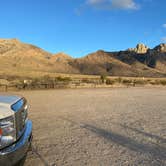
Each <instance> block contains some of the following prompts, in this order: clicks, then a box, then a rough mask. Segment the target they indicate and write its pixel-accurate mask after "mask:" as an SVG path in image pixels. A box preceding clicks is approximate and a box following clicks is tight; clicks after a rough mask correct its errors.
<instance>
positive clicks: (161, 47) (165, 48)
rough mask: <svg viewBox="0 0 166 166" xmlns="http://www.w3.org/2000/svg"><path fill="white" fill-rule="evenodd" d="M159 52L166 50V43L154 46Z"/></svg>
mask: <svg viewBox="0 0 166 166" xmlns="http://www.w3.org/2000/svg"><path fill="white" fill-rule="evenodd" d="M154 50H156V51H157V52H161V53H162V52H166V43H162V44H160V45H158V46H156V47H155V48H154Z"/></svg>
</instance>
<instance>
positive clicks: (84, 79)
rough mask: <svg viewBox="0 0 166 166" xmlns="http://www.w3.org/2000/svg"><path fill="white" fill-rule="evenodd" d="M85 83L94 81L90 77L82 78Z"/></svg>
mask: <svg viewBox="0 0 166 166" xmlns="http://www.w3.org/2000/svg"><path fill="white" fill-rule="evenodd" d="M81 81H82V82H83V83H91V82H92V81H91V80H90V79H88V78H83V79H82V80H81Z"/></svg>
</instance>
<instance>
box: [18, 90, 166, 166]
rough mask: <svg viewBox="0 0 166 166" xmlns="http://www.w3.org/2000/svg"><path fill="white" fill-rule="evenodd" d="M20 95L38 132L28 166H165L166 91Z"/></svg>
mask: <svg viewBox="0 0 166 166" xmlns="http://www.w3.org/2000/svg"><path fill="white" fill-rule="evenodd" d="M21 94H22V95H24V96H25V97H26V98H27V99H28V100H29V103H30V105H31V108H30V111H29V116H30V118H31V119H32V121H33V128H34V130H33V135H34V140H33V147H34V149H33V150H34V153H29V154H28V157H27V160H26V163H25V166H40V165H41V166H42V165H52V166H53V165H54V166H55V165H56V166H84V165H88V166H138V165H139V166H145V165H146V166H164V165H166V88H119V89H118V88H117V89H75V90H72V89H65V90H49V91H27V92H21Z"/></svg>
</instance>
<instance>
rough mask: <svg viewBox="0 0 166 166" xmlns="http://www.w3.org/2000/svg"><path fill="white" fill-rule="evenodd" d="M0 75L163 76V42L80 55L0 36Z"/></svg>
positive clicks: (165, 56) (165, 71)
mask: <svg viewBox="0 0 166 166" xmlns="http://www.w3.org/2000/svg"><path fill="white" fill-rule="evenodd" d="M0 62H1V63H0V74H1V76H2V75H4V74H5V75H8V74H11V73H21V72H22V73H24V74H25V73H27V72H30V71H33V72H37V71H39V72H49V73H68V74H90V75H100V74H106V75H113V76H146V77H166V44H160V45H158V46H156V47H155V48H154V49H150V48H148V47H147V46H145V45H144V44H138V45H137V46H136V48H129V49H127V50H125V51H119V52H105V51H103V50H99V51H97V52H94V53H91V54H89V55H87V56H85V57H82V58H75V59H74V58H72V57H71V56H69V55H67V54H65V53H58V54H51V53H49V52H46V51H44V50H43V49H41V48H39V47H36V46H33V45H31V44H26V43H22V42H21V41H19V40H17V39H0Z"/></svg>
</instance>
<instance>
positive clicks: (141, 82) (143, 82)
mask: <svg viewBox="0 0 166 166" xmlns="http://www.w3.org/2000/svg"><path fill="white" fill-rule="evenodd" d="M145 83H146V82H145V80H142V79H137V80H134V84H138V85H144V84H145Z"/></svg>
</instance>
